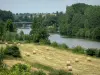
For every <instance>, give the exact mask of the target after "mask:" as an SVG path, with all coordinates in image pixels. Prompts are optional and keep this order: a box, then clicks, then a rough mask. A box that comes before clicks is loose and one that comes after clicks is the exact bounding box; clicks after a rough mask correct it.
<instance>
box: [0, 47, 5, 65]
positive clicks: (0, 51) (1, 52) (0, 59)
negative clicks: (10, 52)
mask: <svg viewBox="0 0 100 75" xmlns="http://www.w3.org/2000/svg"><path fill="white" fill-rule="evenodd" d="M3 59H4V49H3V47H1V48H0V65H1V64H3Z"/></svg>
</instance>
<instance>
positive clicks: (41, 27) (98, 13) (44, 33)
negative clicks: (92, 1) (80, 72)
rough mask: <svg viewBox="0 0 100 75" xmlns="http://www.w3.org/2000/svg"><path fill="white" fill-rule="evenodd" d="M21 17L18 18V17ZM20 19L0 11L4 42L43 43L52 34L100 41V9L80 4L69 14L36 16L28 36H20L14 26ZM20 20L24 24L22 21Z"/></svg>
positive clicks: (0, 27)
mask: <svg viewBox="0 0 100 75" xmlns="http://www.w3.org/2000/svg"><path fill="white" fill-rule="evenodd" d="M27 15H30V14H27ZM18 16H19V15H18V14H16V17H18ZM16 17H15V16H14V14H13V13H12V12H10V11H4V10H0V40H5V39H6V40H12V39H13V40H16V39H17V40H20V41H23V40H29V41H33V42H40V41H44V40H46V41H47V40H48V37H49V33H60V34H61V35H64V36H68V37H79V38H89V39H92V40H100V6H92V5H87V4H84V3H77V4H73V5H71V6H67V7H66V12H65V13H63V12H56V13H52V14H49V13H47V14H45V15H44V14H39V15H38V16H34V17H32V19H31V21H32V20H33V24H32V26H31V29H32V30H31V32H30V34H28V35H25V34H24V33H23V32H22V31H21V32H20V34H18V33H17V28H16V25H14V24H13V21H16V20H17V19H16ZM18 19H19V20H20V21H23V20H22V19H21V18H18ZM24 19H25V17H24ZM25 21H26V20H25ZM11 36H12V37H13V38H11Z"/></svg>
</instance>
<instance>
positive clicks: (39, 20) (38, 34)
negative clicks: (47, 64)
mask: <svg viewBox="0 0 100 75" xmlns="http://www.w3.org/2000/svg"><path fill="white" fill-rule="evenodd" d="M43 21H44V19H43V17H42V16H41V15H40V16H39V17H35V18H34V21H33V24H32V27H31V28H32V31H31V32H30V34H31V36H32V38H33V42H36V43H39V42H40V40H41V39H44V40H47V39H48V36H49V34H48V32H47V30H46V28H45V26H43Z"/></svg>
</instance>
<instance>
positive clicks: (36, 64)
mask: <svg viewBox="0 0 100 75" xmlns="http://www.w3.org/2000/svg"><path fill="white" fill-rule="evenodd" d="M33 66H34V67H36V68H39V69H43V70H46V71H53V70H54V69H53V68H52V67H50V66H47V65H43V64H40V63H34V64H33Z"/></svg>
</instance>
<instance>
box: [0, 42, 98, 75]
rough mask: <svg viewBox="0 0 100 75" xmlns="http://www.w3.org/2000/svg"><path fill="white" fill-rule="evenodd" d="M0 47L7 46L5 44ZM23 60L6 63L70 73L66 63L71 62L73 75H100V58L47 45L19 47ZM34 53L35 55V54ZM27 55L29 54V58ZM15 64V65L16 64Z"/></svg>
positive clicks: (6, 61) (7, 60)
mask: <svg viewBox="0 0 100 75" xmlns="http://www.w3.org/2000/svg"><path fill="white" fill-rule="evenodd" d="M0 46H5V45H4V44H2V45H0ZM18 47H19V49H20V51H21V55H22V60H21V61H20V60H19V59H6V60H4V62H5V63H6V64H7V65H9V66H12V65H14V64H13V63H11V62H12V61H13V62H16V63H21V62H22V63H27V64H30V63H31V64H30V65H31V66H32V67H34V68H38V66H36V65H34V64H36V63H39V64H42V65H48V66H51V67H52V68H54V69H64V70H66V71H68V69H67V66H66V64H67V63H66V62H67V61H70V62H71V65H72V69H73V70H72V73H73V74H74V75H99V74H100V72H99V69H100V65H99V64H100V60H99V59H98V58H92V57H89V56H86V55H82V54H75V53H72V52H70V51H68V50H67V51H66V50H61V49H58V48H53V47H50V46H45V45H36V44H21V45H19V46H18ZM33 51H35V53H34V54H33ZM25 53H28V54H29V56H27V55H26V54H25ZM88 57H89V58H90V59H91V61H88V60H87V58H88ZM76 58H77V59H78V60H79V62H75V59H76ZM16 63H15V64H16Z"/></svg>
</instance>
